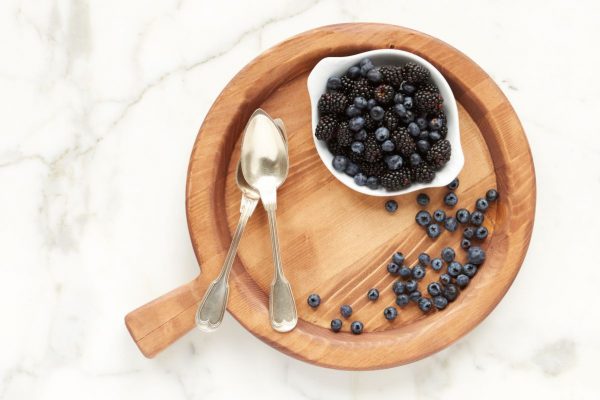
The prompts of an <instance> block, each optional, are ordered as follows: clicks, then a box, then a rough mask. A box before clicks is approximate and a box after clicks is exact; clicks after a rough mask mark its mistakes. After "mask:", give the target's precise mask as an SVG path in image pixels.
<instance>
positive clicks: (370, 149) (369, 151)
mask: <svg viewBox="0 0 600 400" xmlns="http://www.w3.org/2000/svg"><path fill="white" fill-rule="evenodd" d="M381 157H382V154H381V148H380V147H379V144H378V143H377V140H376V139H375V136H373V135H369V136H367V139H366V140H365V153H364V158H365V161H367V162H371V163H374V162H376V161H379V160H381Z"/></svg>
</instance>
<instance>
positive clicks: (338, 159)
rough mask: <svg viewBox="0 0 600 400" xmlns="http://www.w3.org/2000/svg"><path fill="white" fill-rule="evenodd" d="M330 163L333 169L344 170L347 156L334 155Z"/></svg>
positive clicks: (346, 164)
mask: <svg viewBox="0 0 600 400" xmlns="http://www.w3.org/2000/svg"><path fill="white" fill-rule="evenodd" d="M331 165H333V169H335V170H336V171H338V172H344V170H345V169H346V167H347V166H348V158H347V157H344V156H335V157H333V161H332V162H331Z"/></svg>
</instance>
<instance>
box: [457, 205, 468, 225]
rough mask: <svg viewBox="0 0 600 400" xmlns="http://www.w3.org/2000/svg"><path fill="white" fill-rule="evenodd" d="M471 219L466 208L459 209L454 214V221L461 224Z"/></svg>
mask: <svg viewBox="0 0 600 400" xmlns="http://www.w3.org/2000/svg"><path fill="white" fill-rule="evenodd" d="M470 219H471V213H470V212H469V210H467V209H466V208H461V209H459V210H458V211H457V212H456V220H457V221H458V222H460V223H461V224H467V223H469V220H470Z"/></svg>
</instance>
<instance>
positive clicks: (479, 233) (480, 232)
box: [475, 226, 488, 240]
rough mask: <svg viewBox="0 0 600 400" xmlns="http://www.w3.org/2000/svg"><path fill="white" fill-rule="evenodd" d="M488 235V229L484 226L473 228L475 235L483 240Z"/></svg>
mask: <svg viewBox="0 0 600 400" xmlns="http://www.w3.org/2000/svg"><path fill="white" fill-rule="evenodd" d="M487 236H488V230H487V228H486V227H485V226H480V227H478V228H477V229H475V237H476V238H477V239H479V240H483V239H485V238H486V237H487Z"/></svg>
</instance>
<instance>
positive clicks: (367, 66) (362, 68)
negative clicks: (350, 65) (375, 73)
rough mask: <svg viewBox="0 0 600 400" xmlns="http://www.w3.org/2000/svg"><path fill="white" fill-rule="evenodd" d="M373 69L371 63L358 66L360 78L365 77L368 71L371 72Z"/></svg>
mask: <svg viewBox="0 0 600 400" xmlns="http://www.w3.org/2000/svg"><path fill="white" fill-rule="evenodd" d="M373 68H375V66H374V65H373V63H369V64H364V65H361V66H360V74H361V75H362V76H367V74H368V73H369V71H370V70H372V69H373Z"/></svg>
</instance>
